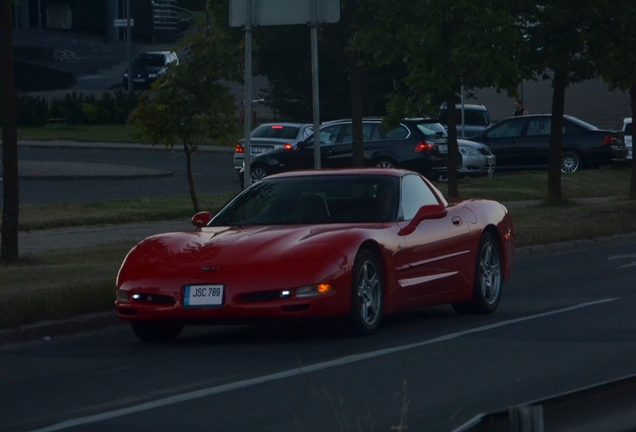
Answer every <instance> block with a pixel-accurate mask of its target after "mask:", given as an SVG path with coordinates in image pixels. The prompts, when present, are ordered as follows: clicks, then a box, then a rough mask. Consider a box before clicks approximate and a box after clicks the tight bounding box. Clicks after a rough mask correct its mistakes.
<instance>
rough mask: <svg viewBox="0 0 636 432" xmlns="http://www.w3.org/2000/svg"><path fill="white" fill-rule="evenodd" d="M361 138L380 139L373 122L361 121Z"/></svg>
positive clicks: (366, 139)
mask: <svg viewBox="0 0 636 432" xmlns="http://www.w3.org/2000/svg"><path fill="white" fill-rule="evenodd" d="M362 139H363V140H364V141H374V140H379V139H380V134H379V133H378V128H377V127H376V125H375V124H374V123H362Z"/></svg>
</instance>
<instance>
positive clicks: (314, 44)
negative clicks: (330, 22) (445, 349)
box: [310, 0, 320, 169]
mask: <svg viewBox="0 0 636 432" xmlns="http://www.w3.org/2000/svg"><path fill="white" fill-rule="evenodd" d="M316 7H317V2H316V0H311V11H310V13H311V23H310V33H311V90H312V100H313V108H312V109H313V118H314V168H316V169H318V168H320V91H319V90H320V89H319V81H320V80H319V79H318V19H317V11H316Z"/></svg>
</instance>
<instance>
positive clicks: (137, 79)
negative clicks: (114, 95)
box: [133, 78, 145, 82]
mask: <svg viewBox="0 0 636 432" xmlns="http://www.w3.org/2000/svg"><path fill="white" fill-rule="evenodd" d="M133 81H134V82H144V81H145V79H143V78H134V79H133Z"/></svg>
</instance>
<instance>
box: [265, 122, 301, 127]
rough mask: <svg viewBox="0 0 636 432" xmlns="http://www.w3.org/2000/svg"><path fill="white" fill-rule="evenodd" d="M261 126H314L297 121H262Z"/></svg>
mask: <svg viewBox="0 0 636 432" xmlns="http://www.w3.org/2000/svg"><path fill="white" fill-rule="evenodd" d="M259 126H292V127H300V126H313V124H311V123H296V122H267V123H261V124H259V125H258V126H257V127H259Z"/></svg>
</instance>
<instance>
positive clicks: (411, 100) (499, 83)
mask: <svg viewBox="0 0 636 432" xmlns="http://www.w3.org/2000/svg"><path fill="white" fill-rule="evenodd" d="M358 19H359V22H360V31H359V32H358V34H357V38H356V46H357V47H358V48H359V49H360V50H362V51H365V52H367V53H369V54H371V55H372V56H373V59H374V61H375V62H376V63H377V64H378V65H388V64H392V63H396V62H403V63H404V65H405V66H406V68H407V70H408V72H407V75H406V77H405V78H403V79H399V78H400V77H397V78H398V79H396V81H395V85H394V91H393V92H392V94H391V96H390V99H389V105H388V106H389V112H390V114H389V119H388V123H389V125H391V124H396V122H397V120H398V119H399V118H403V117H408V116H421V115H422V114H423V113H426V112H431V111H434V110H437V109H439V105H440V103H442V102H446V103H447V105H448V135H449V137H448V152H449V153H448V154H449V158H448V194H449V196H451V197H456V196H458V187H457V164H458V162H459V160H458V153H459V151H458V144H457V130H456V124H457V120H456V110H455V103H456V101H457V100H458V98H459V95H460V93H461V90H462V87H463V88H465V89H467V90H471V89H474V88H482V87H491V86H494V87H497V88H498V89H499V90H501V89H505V90H507V91H508V92H509V93H514V92H515V91H516V87H517V85H518V83H519V82H520V74H519V70H518V66H517V63H516V62H515V60H514V57H513V53H514V52H515V51H514V50H515V49H516V46H517V45H518V44H519V43H520V42H521V40H522V34H521V31H520V29H519V26H518V25H517V21H516V19H515V18H514V15H512V14H511V13H510V9H509V7H508V2H506V1H503V0H481V1H472V0H414V1H408V2H387V1H385V0H366V1H365V2H364V4H363V5H361V7H360V10H359V15H358Z"/></svg>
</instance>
